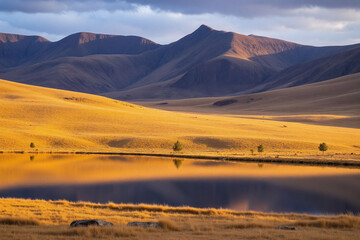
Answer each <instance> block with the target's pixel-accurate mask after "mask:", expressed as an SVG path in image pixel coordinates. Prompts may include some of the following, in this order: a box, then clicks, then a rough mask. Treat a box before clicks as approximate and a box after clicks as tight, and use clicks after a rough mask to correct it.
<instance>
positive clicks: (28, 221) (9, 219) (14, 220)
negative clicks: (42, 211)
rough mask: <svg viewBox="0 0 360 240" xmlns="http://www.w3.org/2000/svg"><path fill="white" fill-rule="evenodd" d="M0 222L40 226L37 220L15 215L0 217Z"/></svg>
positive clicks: (3, 223)
mask: <svg viewBox="0 0 360 240" xmlns="http://www.w3.org/2000/svg"><path fill="white" fill-rule="evenodd" d="M0 224H2V225H18V226H23V225H30V226H38V225H40V223H39V222H38V221H36V220H32V219H23V218H14V217H6V218H0Z"/></svg>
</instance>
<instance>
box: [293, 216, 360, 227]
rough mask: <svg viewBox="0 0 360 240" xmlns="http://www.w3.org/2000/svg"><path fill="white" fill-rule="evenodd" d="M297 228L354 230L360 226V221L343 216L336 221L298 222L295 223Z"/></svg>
mask: <svg viewBox="0 0 360 240" xmlns="http://www.w3.org/2000/svg"><path fill="white" fill-rule="evenodd" d="M295 226H301V227H317V228H354V227H359V226H360V219H358V218H355V217H352V216H341V217H337V218H334V219H317V220H310V221H297V222H295Z"/></svg>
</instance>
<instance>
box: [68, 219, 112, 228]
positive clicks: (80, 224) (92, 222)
mask: <svg viewBox="0 0 360 240" xmlns="http://www.w3.org/2000/svg"><path fill="white" fill-rule="evenodd" d="M113 225H114V224H112V223H111V222H106V221H103V220H98V219H90V220H76V221H73V222H72V223H71V224H70V227H88V226H113Z"/></svg>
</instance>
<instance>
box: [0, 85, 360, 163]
mask: <svg viewBox="0 0 360 240" xmlns="http://www.w3.org/2000/svg"><path fill="white" fill-rule="evenodd" d="M284 125H286V126H287V127H286V128H284V127H283V126H284ZM359 136H360V129H350V128H341V127H328V126H314V125H308V124H301V123H294V122H283V121H273V120H270V119H267V118H263V119H261V118H260V119H249V118H246V117H241V116H225V115H222V114H213V115H209V114H190V113H179V112H168V111H162V110H157V109H150V108H145V107H141V106H137V105H133V104H129V103H125V102H121V101H115V100H113V99H108V98H104V97H99V96H93V95H89V94H81V93H75V92H69V91H61V90H54V89H48V88H41V87H34V86H28V85H22V84H18V83H13V82H8V81H4V80H1V81H0V149H1V151H30V150H32V151H35V152H36V149H38V150H39V151H48V152H50V151H65V152H74V151H105V152H114V151H120V152H147V153H154V152H156V153H166V154H168V153H172V146H173V144H174V142H175V141H176V140H180V141H181V143H182V145H183V151H182V154H194V155H213V156H231V155H233V156H251V153H250V149H255V150H256V146H258V145H259V144H263V145H264V147H265V153H264V154H263V156H277V155H280V156H281V155H283V156H290V155H294V154H297V156H298V157H299V156H305V155H306V156H308V155H314V156H315V157H318V158H322V156H320V152H319V151H318V149H317V147H318V144H319V143H320V142H326V143H327V144H328V145H329V151H328V153H329V154H331V157H333V158H350V157H351V158H355V159H358V158H359V154H360V148H359V146H360V139H359ZM30 142H34V143H35V145H36V148H35V149H30V147H29V145H30ZM336 153H340V155H336ZM351 153H353V154H352V155H350V154H351ZM343 154H345V155H343ZM327 155H328V154H327ZM328 157H329V155H328Z"/></svg>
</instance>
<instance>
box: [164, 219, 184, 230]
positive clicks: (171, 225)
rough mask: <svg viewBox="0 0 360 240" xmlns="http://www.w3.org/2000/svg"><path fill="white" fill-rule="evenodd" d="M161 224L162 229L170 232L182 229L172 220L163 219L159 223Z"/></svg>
mask: <svg viewBox="0 0 360 240" xmlns="http://www.w3.org/2000/svg"><path fill="white" fill-rule="evenodd" d="M159 224H160V227H161V228H162V229H166V230H170V231H180V227H179V226H178V225H176V223H174V222H172V221H170V220H165V219H162V220H160V221H159Z"/></svg>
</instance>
